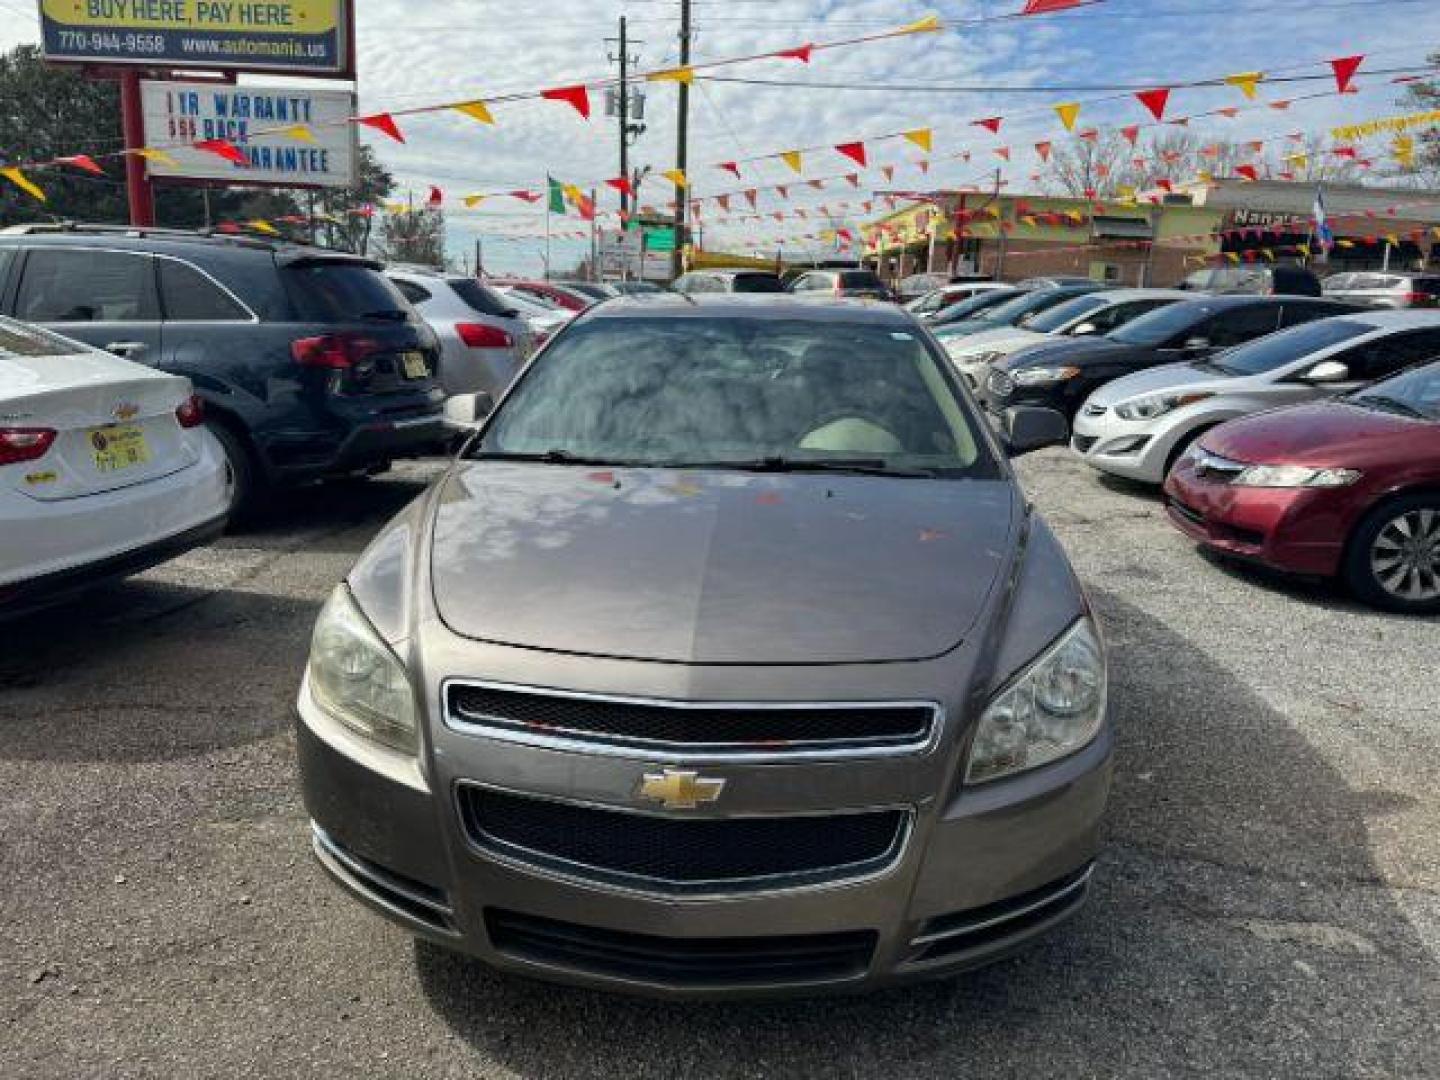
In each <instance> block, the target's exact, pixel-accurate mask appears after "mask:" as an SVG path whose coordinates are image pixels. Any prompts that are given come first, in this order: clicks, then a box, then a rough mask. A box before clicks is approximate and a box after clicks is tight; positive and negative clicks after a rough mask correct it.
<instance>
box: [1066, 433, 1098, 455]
mask: <svg viewBox="0 0 1440 1080" xmlns="http://www.w3.org/2000/svg"><path fill="white" fill-rule="evenodd" d="M1099 441H1100V439H1099V437H1098V436H1095V435H1076V436H1074V437H1073V438H1072V439H1071V440H1070V445H1071V446H1073V447H1074V448H1075V450H1076V451H1077V452H1078V453H1081V454H1088V453H1089V452H1090V448H1091V447H1092V446H1094V445H1095V444H1096V443H1097V442H1099Z"/></svg>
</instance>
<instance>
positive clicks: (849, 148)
mask: <svg viewBox="0 0 1440 1080" xmlns="http://www.w3.org/2000/svg"><path fill="white" fill-rule="evenodd" d="M835 149H836V150H838V151H839V152H840V153H842V154H844V155H845V156H846V157H848V158H849V159H850V160H851V161H853V162H855V164H856V165H859V166H860V167H861V168H862V169H863V168H865V144H864V143H863V142H847V143H840V144H839V145H838V146H836V147H835Z"/></svg>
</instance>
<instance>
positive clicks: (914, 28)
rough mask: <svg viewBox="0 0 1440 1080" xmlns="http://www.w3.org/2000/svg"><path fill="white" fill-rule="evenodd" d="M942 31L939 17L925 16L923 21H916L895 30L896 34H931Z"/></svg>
mask: <svg viewBox="0 0 1440 1080" xmlns="http://www.w3.org/2000/svg"><path fill="white" fill-rule="evenodd" d="M940 29H943V27H942V25H941V23H940V16H939V15H926V16H925V17H924V18H923V19H916V20H915V21H914V22H912V23H909V24H908V25H906V26H902V27H901V28H900V29H899V30H896V31H895V33H897V34H933V33H935V32H936V31H937V30H940Z"/></svg>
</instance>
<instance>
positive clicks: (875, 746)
mask: <svg viewBox="0 0 1440 1080" xmlns="http://www.w3.org/2000/svg"><path fill="white" fill-rule="evenodd" d="M465 687H476V688H479V689H488V690H499V691H504V692H507V693H517V694H531V695H536V696H541V697H555V698H564V699H567V700H571V701H594V702H604V703H606V704H609V705H635V706H642V707H649V708H660V709H675V710H690V711H697V712H698V711H704V710H735V709H746V710H755V711H756V712H765V711H769V710H773V711H775V712H784V711H786V710H811V711H814V710H827V711H828V710H842V709H872V710H873V709H912V710H922V709H923V710H925V711H927V712H928V713H929V714H930V721H929V723H928V724H927V725H926V729H925V730H924V731H919V732H917V733H916V734H915V736H914V737H913V738H910V739H906V740H904V741H895V740H893V739H889V738H881V739H868V740H867V739H863V738H847V739H844V740H843V741H833V742H826V741H810V742H803V743H801V742H796V743H790V744H787V745H785V746H778V745H775V744H774V743H703V742H683V743H682V742H671V741H663V742H662V741H654V740H645V739H639V738H632V737H628V736H627V737H619V738H616V737H606V736H605V735H604V734H603V733H595V732H590V731H572V730H568V729H561V728H545V729H543V730H538V729H536V728H534V727H522V726H518V725H516V724H515V723H512V722H510V721H508V720H506V719H504V718H499V717H488V716H483V715H462V714H460V713H458V712H457V711H456V710H455V709H453V708H452V698H451V690H452V688H465ZM440 702H441V708H442V710H443V716H444V721H445V726H446V727H447V728H449V729H450V730H451V731H454V732H456V733H458V734H461V735H471V736H479V737H483V738H487V739H498V740H501V741H504V742H511V743H519V744H521V745H525V746H536V747H541V748H544V749H551V750H562V751H568V752H572V753H573V752H579V753H586V754H597V755H609V756H614V757H624V758H627V759H634V760H646V761H675V760H676V759H677V758H679V759H682V760H684V761H686V762H687V763H689V762H693V763H696V764H704V763H707V762H722V761H725V762H753V763H761V762H779V761H786V762H794V761H833V760H845V759H872V758H885V757H902V756H910V755H919V754H925V753H928V752H930V751H931V750H933V749H934V748H935V746H936V744H937V743H938V742H939V739H940V734H941V732H942V731H943V730H944V727H945V711H944V709H943V708H942V707H941V706H940V705H939V704H938V703H937V702H933V701H897V700H880V701H682V700H677V699H673V698H645V697H633V696H626V695H621V694H595V693H589V692H585V691H579V690H561V689H556V688H554V687H537V686H525V685H519V684H515V683H501V682H490V681H486V680H480V679H447V680H445V681H444V682H443V683H442V684H441V686H440Z"/></svg>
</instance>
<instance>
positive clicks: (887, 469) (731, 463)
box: [659, 455, 938, 479]
mask: <svg viewBox="0 0 1440 1080" xmlns="http://www.w3.org/2000/svg"><path fill="white" fill-rule="evenodd" d="M659 464H661V465H662V466H663V467H664V468H667V469H738V470H740V471H741V472H760V473H856V474H859V475H862V476H900V477H910V478H914V479H930V478H933V477H935V476H937V475H938V474H937V473H936V472H935V471H934V470H933V469H901V468H896V467H895V466H893V465H889V464H886V462H885V459H884V458H787V457H780V456H778V455H776V456H772V457H763V458H752V459H745V458H731V459H721V460H718V461H666V462H661V463H659Z"/></svg>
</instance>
